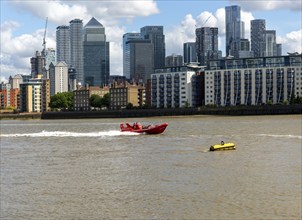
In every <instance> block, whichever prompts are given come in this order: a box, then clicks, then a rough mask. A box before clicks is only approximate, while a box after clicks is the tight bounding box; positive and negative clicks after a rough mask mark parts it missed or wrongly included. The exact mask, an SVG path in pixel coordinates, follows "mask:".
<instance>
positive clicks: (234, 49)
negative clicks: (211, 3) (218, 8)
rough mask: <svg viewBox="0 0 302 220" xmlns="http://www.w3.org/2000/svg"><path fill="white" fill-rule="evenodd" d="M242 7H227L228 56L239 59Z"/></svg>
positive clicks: (226, 50)
mask: <svg viewBox="0 0 302 220" xmlns="http://www.w3.org/2000/svg"><path fill="white" fill-rule="evenodd" d="M240 11H241V9H240V7H239V6H237V5H232V6H227V7H225V26H226V27H225V28H226V43H225V45H226V49H225V52H226V56H234V57H236V58H237V57H238V56H239V54H238V51H239V48H240V38H241V37H242V35H243V34H242V31H243V30H241V29H242V27H243V23H242V22H241V16H240Z"/></svg>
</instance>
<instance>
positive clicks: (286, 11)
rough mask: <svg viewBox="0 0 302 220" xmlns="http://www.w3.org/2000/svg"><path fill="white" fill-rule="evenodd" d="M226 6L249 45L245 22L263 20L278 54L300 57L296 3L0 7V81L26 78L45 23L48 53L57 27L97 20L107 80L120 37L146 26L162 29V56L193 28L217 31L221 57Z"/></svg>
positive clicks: (116, 68) (115, 69)
mask: <svg viewBox="0 0 302 220" xmlns="http://www.w3.org/2000/svg"><path fill="white" fill-rule="evenodd" d="M98 3H99V4H98ZM209 3H211V4H209ZM230 5H239V6H240V7H241V19H242V21H244V22H245V35H246V38H248V39H250V32H249V31H248V30H249V29H250V20H253V19H265V20H266V25H267V29H270V30H276V35H277V43H281V44H282V46H283V54H286V53H287V52H299V53H301V41H302V37H301V33H302V28H301V5H302V3H301V1H295V0H293V1H266V3H265V2H261V1H259V2H254V1H244V2H242V1H235V0H232V1H174V2H171V1H123V2H122V1H113V2H112V1H102V2H100V1H88V2H78V1H77V2H75V1H69V2H65V1H38V2H37V1H1V81H3V80H7V79H8V78H9V76H10V75H15V74H30V57H33V56H34V53H35V51H36V50H39V51H41V50H42V49H43V48H42V41H43V35H44V26H45V19H46V17H48V27H47V34H46V42H47V48H56V43H55V33H56V27H58V26H60V25H68V23H69V22H70V21H71V20H73V19H76V18H79V19H83V24H84V25H86V24H87V22H88V21H89V20H90V19H91V17H96V19H97V20H99V21H100V22H101V23H102V24H103V25H104V27H105V28H106V33H107V35H108V37H107V38H108V41H109V42H110V51H111V53H110V60H111V62H110V69H111V73H110V74H111V75H121V74H122V73H123V64H122V56H123V54H122V39H123V34H125V33H127V32H138V31H139V30H140V28H142V27H144V26H149V25H161V26H163V27H164V34H165V38H166V41H165V44H166V56H169V55H171V54H172V53H175V54H181V55H182V47H183V43H185V42H190V41H195V29H196V28H199V27H202V26H203V25H204V26H208V27H218V29H219V49H220V50H222V51H223V54H222V55H223V56H225V49H224V48H225V21H224V15H225V14H224V8H225V7H226V6H230ZM172 6H173V7H172ZM37 7H38V8H39V10H37ZM54 9H56V10H54ZM62 10H64V13H60V12H62ZM172 15H173V16H172ZM285 16H286V18H287V19H284V17H285Z"/></svg>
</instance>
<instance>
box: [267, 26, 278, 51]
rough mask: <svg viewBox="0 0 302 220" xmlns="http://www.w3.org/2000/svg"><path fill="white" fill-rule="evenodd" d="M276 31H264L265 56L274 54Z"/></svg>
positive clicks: (275, 49)
mask: <svg viewBox="0 0 302 220" xmlns="http://www.w3.org/2000/svg"><path fill="white" fill-rule="evenodd" d="M276 55H277V46H276V31H275V30H266V31H265V56H276Z"/></svg>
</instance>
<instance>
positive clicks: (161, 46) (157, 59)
mask: <svg viewBox="0 0 302 220" xmlns="http://www.w3.org/2000/svg"><path fill="white" fill-rule="evenodd" d="M140 32H141V36H142V38H143V39H148V40H151V43H152V44H153V47H154V49H153V50H154V58H153V59H154V68H161V67H164V66H165V57H166V47H165V35H164V28H163V26H145V27H142V28H141V31H140Z"/></svg>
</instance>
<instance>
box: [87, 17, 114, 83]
mask: <svg viewBox="0 0 302 220" xmlns="http://www.w3.org/2000/svg"><path fill="white" fill-rule="evenodd" d="M83 48H84V82H85V84H89V86H105V85H108V82H109V42H107V41H106V35H105V28H104V26H103V25H102V24H101V23H99V22H98V21H97V20H96V19H95V18H91V19H90V21H89V22H88V23H87V24H86V26H85V27H84V42H83Z"/></svg>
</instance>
